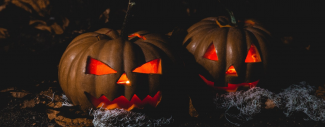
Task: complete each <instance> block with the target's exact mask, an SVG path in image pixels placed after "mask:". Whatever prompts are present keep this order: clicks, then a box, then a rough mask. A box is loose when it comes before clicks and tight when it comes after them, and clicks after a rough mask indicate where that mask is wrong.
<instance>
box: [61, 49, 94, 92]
mask: <svg viewBox="0 0 325 127" xmlns="http://www.w3.org/2000/svg"><path fill="white" fill-rule="evenodd" d="M84 45H89V44H84ZM71 48H76V47H71ZM72 51H74V50H73V49H70V50H66V52H64V54H63V56H62V58H61V59H65V58H66V57H70V56H71V53H69V52H72ZM77 52H78V53H76V54H74V58H73V60H75V59H76V57H77V56H78V55H79V52H80V50H77ZM62 62H65V61H62ZM71 63H72V62H69V64H67V65H70V66H65V67H66V68H69V71H64V70H63V69H62V71H59V72H61V73H65V74H64V75H68V77H67V78H66V80H64V81H66V84H68V83H69V77H71V75H70V69H71ZM62 64H64V63H61V64H60V66H61V65H62ZM62 89H66V90H68V91H69V87H68V86H67V87H66V88H65V87H62ZM66 95H67V96H68V97H70V94H69V93H67V94H66Z"/></svg>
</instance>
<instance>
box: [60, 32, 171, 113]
mask: <svg viewBox="0 0 325 127" xmlns="http://www.w3.org/2000/svg"><path fill="white" fill-rule="evenodd" d="M166 44H167V43H166V40H165V39H164V38H163V37H162V36H161V35H158V34H153V33H150V32H146V31H139V32H136V33H134V34H130V35H129V36H128V39H123V38H122V37H120V36H119V34H118V32H116V31H114V30H111V29H108V28H102V29H100V30H98V31H95V32H90V33H85V34H82V35H79V36H77V37H76V38H75V39H74V40H72V42H71V43H70V44H69V45H68V47H67V49H66V51H65V52H64V54H63V56H62V58H61V61H60V64H59V82H60V85H61V87H62V90H63V91H64V93H65V94H66V95H67V97H68V98H69V99H70V100H71V101H72V103H73V104H74V105H80V106H81V108H82V109H87V108H90V107H93V106H94V107H103V108H106V109H114V108H120V109H125V110H132V109H134V108H138V109H143V108H144V107H153V108H155V107H157V106H158V105H159V104H160V103H161V102H162V101H163V100H164V99H167V98H168V97H167V96H168V95H167V94H168V92H169V91H168V89H170V88H172V87H173V86H170V85H173V84H172V82H174V81H175V79H171V78H175V76H174V77H173V75H174V74H175V68H176V62H175V58H174V56H173V54H172V53H171V51H170V50H169V49H168V47H167V46H166ZM164 90H166V91H164ZM165 95H166V96H165Z"/></svg>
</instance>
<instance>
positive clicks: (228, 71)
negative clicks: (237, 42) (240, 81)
mask: <svg viewBox="0 0 325 127" xmlns="http://www.w3.org/2000/svg"><path fill="white" fill-rule="evenodd" d="M226 75H230V76H238V75H237V72H236V70H235V67H234V66H233V65H231V66H230V67H229V68H228V70H227V71H226Z"/></svg>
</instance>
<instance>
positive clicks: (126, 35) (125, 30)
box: [120, 0, 135, 39]
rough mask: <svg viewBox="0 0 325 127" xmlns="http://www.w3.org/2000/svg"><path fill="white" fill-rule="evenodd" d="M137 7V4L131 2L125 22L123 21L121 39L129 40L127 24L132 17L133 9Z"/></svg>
mask: <svg viewBox="0 0 325 127" xmlns="http://www.w3.org/2000/svg"><path fill="white" fill-rule="evenodd" d="M134 5H135V2H131V0H129V5H128V9H127V11H126V14H125V17H124V21H123V25H122V29H121V34H120V37H122V38H124V39H127V38H128V33H127V29H126V28H127V27H126V26H127V22H128V20H129V18H130V16H131V9H132V7H133V6H134Z"/></svg>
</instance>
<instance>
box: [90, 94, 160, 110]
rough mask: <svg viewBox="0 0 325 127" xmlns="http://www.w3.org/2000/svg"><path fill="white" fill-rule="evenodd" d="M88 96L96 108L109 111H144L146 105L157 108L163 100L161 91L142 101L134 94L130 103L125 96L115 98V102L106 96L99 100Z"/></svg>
mask: <svg viewBox="0 0 325 127" xmlns="http://www.w3.org/2000/svg"><path fill="white" fill-rule="evenodd" d="M86 95H87V96H88V98H89V99H90V101H91V103H92V104H93V106H94V107H97V108H99V107H102V108H105V109H108V110H110V109H115V108H119V109H125V110H128V111H130V110H132V109H133V108H140V109H142V108H143V107H144V106H146V105H150V106H152V107H156V106H157V105H158V104H159V103H160V101H161V98H162V96H161V93H160V91H158V92H157V93H156V95H155V96H153V97H151V96H150V95H148V96H147V97H145V98H144V99H142V100H141V99H140V98H139V97H138V96H137V95H136V94H134V95H133V97H132V99H131V100H130V101H129V100H128V99H126V98H125V96H120V97H118V98H115V99H114V100H113V101H110V100H109V99H107V98H106V97H105V95H102V96H100V97H99V98H96V97H94V96H92V95H90V94H88V93H87V94H86Z"/></svg>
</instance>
